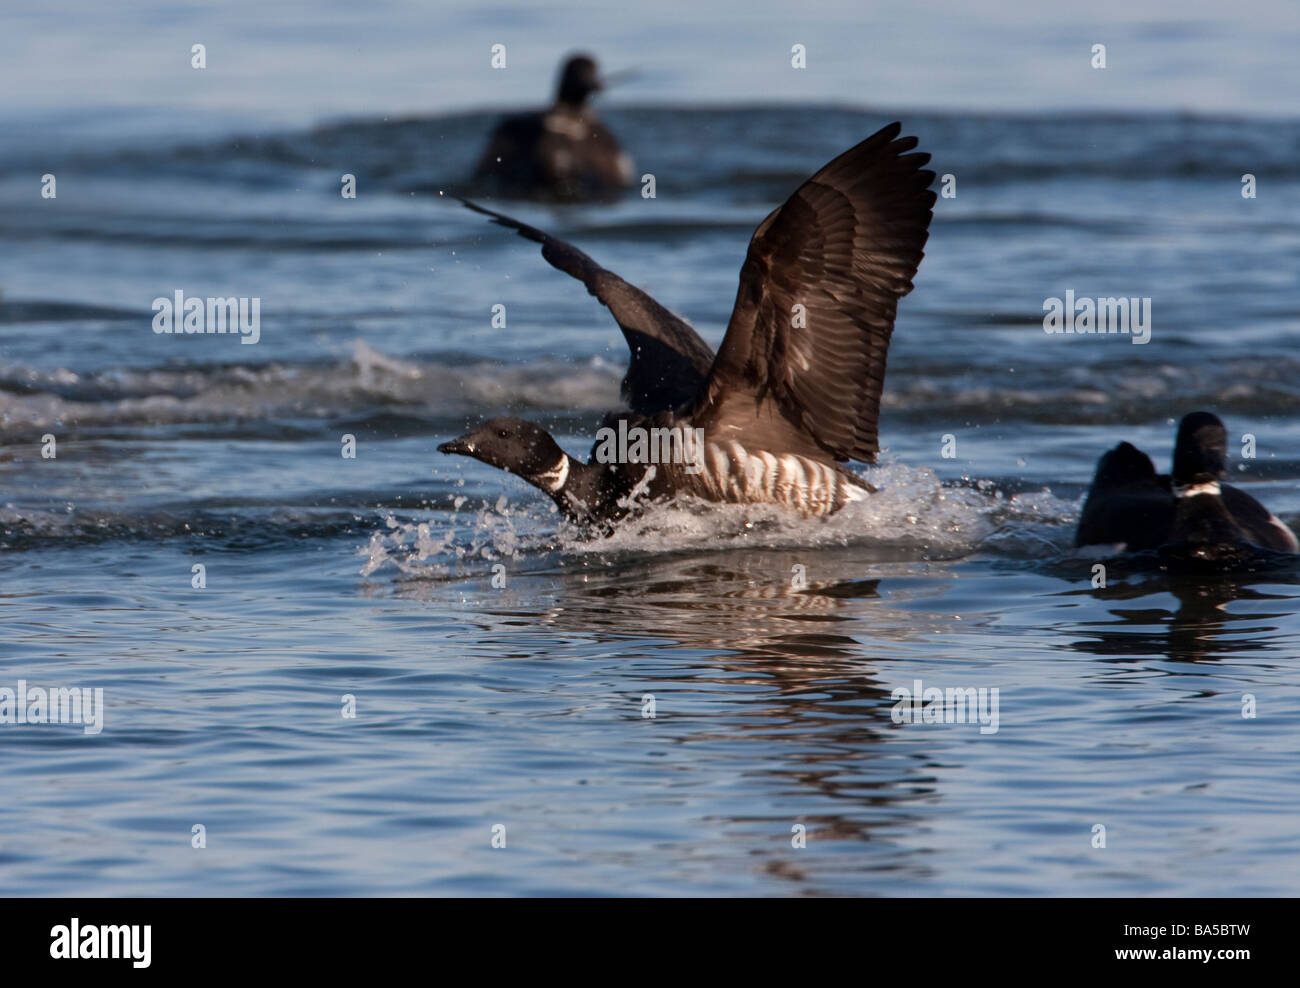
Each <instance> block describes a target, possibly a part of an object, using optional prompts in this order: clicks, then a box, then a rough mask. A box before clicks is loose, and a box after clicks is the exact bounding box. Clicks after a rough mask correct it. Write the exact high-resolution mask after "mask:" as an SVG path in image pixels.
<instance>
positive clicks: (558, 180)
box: [474, 55, 635, 200]
mask: <svg viewBox="0 0 1300 988" xmlns="http://www.w3.org/2000/svg"><path fill="white" fill-rule="evenodd" d="M601 88H602V82H601V79H600V76H599V74H598V73H597V70H596V62H595V59H593V58H591V57H590V56H589V55H574V56H572V57H570V58H569V59H568V60H567V61H566V62H565V63H564V66H563V68H562V69H561V70H560V80H559V83H558V85H557V86H556V90H555V102H554V103H553V104H552V105H551V107H550V108H549V109H547V110H543V111H540V112H534V113H520V114H515V115H513V116H509V117H506V119H504V120H502V121H501V123H499V124H498V125H497V127H496V129H495V130H494V131H493V132H492V136H491V138H489V140H488V146H487V149H486V150H485V151H484V152H483V157H482V158H481V159H480V160H479V163H478V166H477V167H476V168H475V170H474V177H475V178H476V179H478V180H480V181H487V182H491V183H493V185H494V187H495V191H496V192H498V193H500V194H502V195H513V196H523V197H538V198H548V199H551V198H553V199H560V200H583V199H602V198H610V197H611V196H613V195H616V194H617V193H618V192H619V191H620V190H622V189H624V188H627V187H628V186H629V185H631V184H632V182H633V180H634V178H635V172H634V170H633V164H632V159H631V157H630V156H629V155H628V154H627V152H626V151H624V150H623V149H622V148H621V147H619V143H618V141H617V140H615V138H614V135H613V134H611V133H610V132H609V129H608V128H607V127H606V126H605V125H604V124H603V123H601V121H600V117H599V116H598V115H597V113H596V111H595V110H594V109H593V108H592V107H591V105H590V103H589V102H588V100H589V99H590V97H591V94H592V93H594V92H596V91H597V90H599V89H601Z"/></svg>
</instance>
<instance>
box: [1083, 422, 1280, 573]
mask: <svg viewBox="0 0 1300 988" xmlns="http://www.w3.org/2000/svg"><path fill="white" fill-rule="evenodd" d="M1227 472H1228V430H1227V429H1226V428H1225V427H1224V425H1223V422H1222V421H1220V419H1219V417H1218V416H1217V415H1214V414H1212V413H1210V412H1192V413H1191V414H1189V415H1185V416H1184V417H1183V420H1182V422H1180V423H1179V424H1178V437H1177V439H1176V440H1175V441H1174V456H1173V472H1172V473H1169V474H1157V473H1156V468H1155V465H1154V464H1153V463H1152V462H1151V457H1149V456H1147V455H1146V454H1145V453H1143V452H1142V451H1141V450H1139V449H1138V448H1137V447H1135V446H1133V445H1132V444H1130V443H1120V444H1119V445H1118V446H1116V447H1115V448H1114V449H1112V450H1110V451H1109V452H1107V453H1106V454H1105V455H1103V456H1102V458H1101V460H1100V461H1099V462H1098V464H1097V473H1096V475H1095V476H1094V478H1093V481H1092V487H1091V488H1090V489H1089V491H1088V497H1087V499H1086V500H1085V501H1084V504H1083V512H1082V514H1081V515H1080V517H1079V527H1078V530H1077V531H1076V533H1075V540H1074V542H1075V545H1077V546H1085V545H1121V546H1122V547H1123V549H1124V550H1126V551H1129V552H1142V551H1146V550H1149V549H1168V548H1170V547H1175V546H1181V547H1202V548H1201V549H1200V550H1198V553H1197V554H1198V555H1201V556H1205V555H1206V552H1207V551H1209V550H1207V549H1205V548H1204V547H1240V546H1258V547H1260V548H1264V549H1269V550H1272V551H1274V552H1290V553H1294V552H1297V551H1300V543H1297V541H1296V537H1295V534H1294V533H1293V532H1292V531H1291V529H1290V528H1288V527H1287V526H1286V525H1285V524H1284V523H1283V522H1282V521H1281V520H1280V519H1279V518H1277V517H1276V516H1275V515H1273V514H1272V513H1271V512H1270V511H1269V510H1268V509H1267V508H1266V507H1264V506H1263V505H1262V504H1260V503H1259V502H1258V501H1257V500H1255V499H1254V498H1253V497H1251V496H1250V495H1249V494H1247V493H1246V492H1245V491H1243V490H1241V489H1239V488H1236V487H1233V486H1231V485H1230V484H1224V483H1222V482H1221V481H1222V479H1223V478H1224V477H1226V476H1227Z"/></svg>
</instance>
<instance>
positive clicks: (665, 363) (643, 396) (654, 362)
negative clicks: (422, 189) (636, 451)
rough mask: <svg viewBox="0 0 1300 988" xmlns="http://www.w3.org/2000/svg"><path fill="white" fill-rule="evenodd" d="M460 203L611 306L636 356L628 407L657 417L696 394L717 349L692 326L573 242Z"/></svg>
mask: <svg viewBox="0 0 1300 988" xmlns="http://www.w3.org/2000/svg"><path fill="white" fill-rule="evenodd" d="M460 201H461V202H462V203H463V204H464V205H465V206H467V207H468V208H470V209H472V210H474V211H475V212H476V213H482V214H483V215H484V216H489V217H491V218H492V222H494V223H497V224H498V225H500V226H504V227H508V228H510V229H512V230H515V231H516V232H518V233H519V235H520V236H521V237H525V238H527V239H528V240H532V241H535V242H537V243H539V244H541V245H542V257H544V258H546V260H547V261H549V262H550V263H551V264H552V265H553V266H554V267H556V268H559V269H560V270H561V271H563V272H565V273H566V274H568V275H571V276H572V277H574V278H577V279H578V280H579V281H581V282H582V283H583V284H584V285H586V286H587V291H588V292H590V293H591V294H592V295H594V296H595V297H596V298H598V299H599V300H600V301H601V302H603V303H604V304H605V305H606V306H607V307H608V308H609V311H610V312H611V313H612V314H613V316H614V319H615V321H617V323H618V325H619V327H620V328H621V329H622V330H623V336H624V338H626V340H627V345H628V349H629V350H631V352H632V356H631V359H630V360H629V362H628V367H627V375H626V376H625V377H624V378H623V398H624V400H625V401H626V402H627V403H628V407H629V408H631V409H632V410H633V411H634V412H637V413H639V414H642V415H654V414H655V413H657V412H661V411H665V410H669V409H674V408H677V407H678V406H680V405H683V404H685V403H686V402H688V401H690V400H692V399H693V398H694V397H695V396H696V394H697V393H698V392H699V390H700V388H701V387H702V386H703V384H704V379H705V375H706V374H708V372H709V367H710V365H712V363H713V351H712V350H711V349H710V348H709V345H708V344H707V343H705V342H704V341H703V340H702V339H700V336H699V334H698V333H696V332H695V330H694V329H692V328H691V326H690V324H689V323H687V322H686V321H685V320H683V319H679V318H678V317H677V316H675V315H673V314H672V313H671V312H669V311H668V310H667V309H665V308H664V307H663V306H662V305H660V304H659V303H658V302H656V301H655V300H654V299H652V298H651V297H650V296H649V295H647V294H646V293H645V292H643V291H641V289H639V288H637V287H636V286H635V285H629V284H628V283H627V282H626V281H624V280H623V279H622V278H620V277H619V276H618V275H616V274H614V273H613V272H612V271H606V270H605V269H604V268H602V267H601V266H600V265H599V264H597V263H596V262H595V261H593V260H592V259H591V258H590V257H588V256H587V255H586V254H584V253H583V252H582V251H580V250H578V248H576V247H574V246H573V245H572V244H567V243H565V242H564V241H563V240H560V239H558V238H556V237H552V236H551V235H550V234H548V233H545V232H543V231H541V230H539V229H537V228H536V227H532V226H529V225H528V224H526V223H520V222H519V221H518V220H516V219H511V218H510V217H509V216H504V215H502V214H501V213H497V212H494V211H493V210H491V209H485V208H484V207H483V206H479V205H476V204H475V203H472V202H470V201H469V200H467V199H461V200H460Z"/></svg>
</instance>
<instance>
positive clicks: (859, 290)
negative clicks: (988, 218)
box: [691, 123, 935, 462]
mask: <svg viewBox="0 0 1300 988" xmlns="http://www.w3.org/2000/svg"><path fill="white" fill-rule="evenodd" d="M900 129H901V125H900V124H897V123H893V124H890V125H889V126H888V127H885V128H884V129H882V130H880V131H878V132H877V133H875V134H873V135H872V136H871V137H868V138H867V139H866V140H865V141H863V142H862V143H861V144H858V145H857V146H856V147H853V148H850V149H849V150H848V151H845V152H844V153H843V154H841V155H840V156H839V157H838V158H836V159H835V160H834V161H832V162H830V164H828V165H826V166H825V167H824V168H822V169H821V171H819V172H817V174H815V175H814V176H813V177H812V178H810V179H808V181H806V182H805V183H804V184H803V185H802V186H800V187H799V189H798V190H797V191H796V192H795V193H794V195H792V196H791V197H790V198H789V199H788V200H786V202H785V204H784V205H782V206H781V207H780V208H778V209H776V210H775V211H773V212H772V213H771V214H770V215H769V216H768V217H767V218H766V219H765V220H763V222H762V223H760V224H759V226H758V229H757V230H756V231H755V232H754V236H753V239H751V240H750V243H749V253H748V254H747V256H746V258H745V263H744V266H743V267H742V268H741V270H740V288H739V290H738V291H737V292H736V305H735V308H734V309H733V311H732V314H731V322H730V323H729V324H728V326H727V335H726V336H725V337H724V339H723V341H722V346H721V347H720V348H719V350H718V356H717V359H716V360H715V361H714V363H713V367H712V369H711V370H710V372H709V377H708V380H707V382H706V384H705V386H704V388H702V389H701V392H700V394H699V396H698V397H697V400H696V402H695V404H694V406H693V408H692V409H691V415H692V419H693V421H694V423H695V424H696V425H699V426H703V427H705V428H711V429H713V430H716V431H717V432H718V433H720V434H721V437H725V435H726V433H727V430H728V429H732V428H734V429H737V430H740V429H744V430H746V431H748V432H749V433H750V434H751V435H752V434H753V432H754V430H755V429H759V430H761V431H762V432H764V433H765V435H763V436H762V439H763V440H764V441H765V442H766V443H769V444H770V445H766V446H765V448H768V449H771V450H773V451H780V450H792V451H802V450H811V451H814V452H815V451H816V450H818V449H819V450H820V451H821V455H822V456H826V455H827V454H829V455H830V456H831V457H833V458H834V459H837V460H844V459H855V460H862V461H865V462H871V461H873V460H874V459H875V457H876V453H877V452H878V449H879V447H878V443H877V423H878V418H879V411H880V391H881V387H882V386H883V384H884V378H885V356H886V353H887V351H888V348H889V338H890V335H891V334H892V333H893V329H894V315H895V313H896V311H897V309H898V300H899V299H900V298H901V297H902V296H904V295H906V294H907V293H908V292H910V291H911V290H912V277H913V275H915V274H916V269H917V265H919V264H920V263H921V258H922V256H923V253H922V247H924V246H925V241H926V238H927V237H928V236H929V233H928V230H929V225H930V218H931V216H932V210H933V208H934V202H935V195H934V193H933V192H931V191H929V185H930V183H931V182H932V181H934V172H932V171H923V170H922V167H921V166H922V165H924V164H926V163H927V162H928V161H929V160H930V156H929V155H928V154H907V153H905V152H908V151H911V150H912V149H913V148H914V147H916V143H917V142H916V138H914V137H903V138H899V137H898V134H899V131H900Z"/></svg>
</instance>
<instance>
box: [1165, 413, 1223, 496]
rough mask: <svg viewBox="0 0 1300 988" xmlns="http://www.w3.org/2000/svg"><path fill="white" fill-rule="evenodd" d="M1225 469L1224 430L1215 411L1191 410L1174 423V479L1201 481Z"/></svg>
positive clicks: (1182, 482)
mask: <svg viewBox="0 0 1300 988" xmlns="http://www.w3.org/2000/svg"><path fill="white" fill-rule="evenodd" d="M1227 472H1228V430H1227V429H1225V428H1224V426H1223V423H1222V422H1221V421H1220V420H1219V417H1218V416H1217V415H1212V414H1210V413H1209V412H1192V413H1191V414H1190V415H1184V416H1183V420H1182V421H1181V422H1179V423H1178V438H1177V439H1176V440H1175V441H1174V469H1173V477H1174V482H1175V483H1177V484H1181V485H1187V484H1193V483H1203V482H1205V481H1206V480H1210V479H1214V480H1218V479H1219V478H1221V477H1223V476H1225V475H1226V474H1227Z"/></svg>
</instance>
